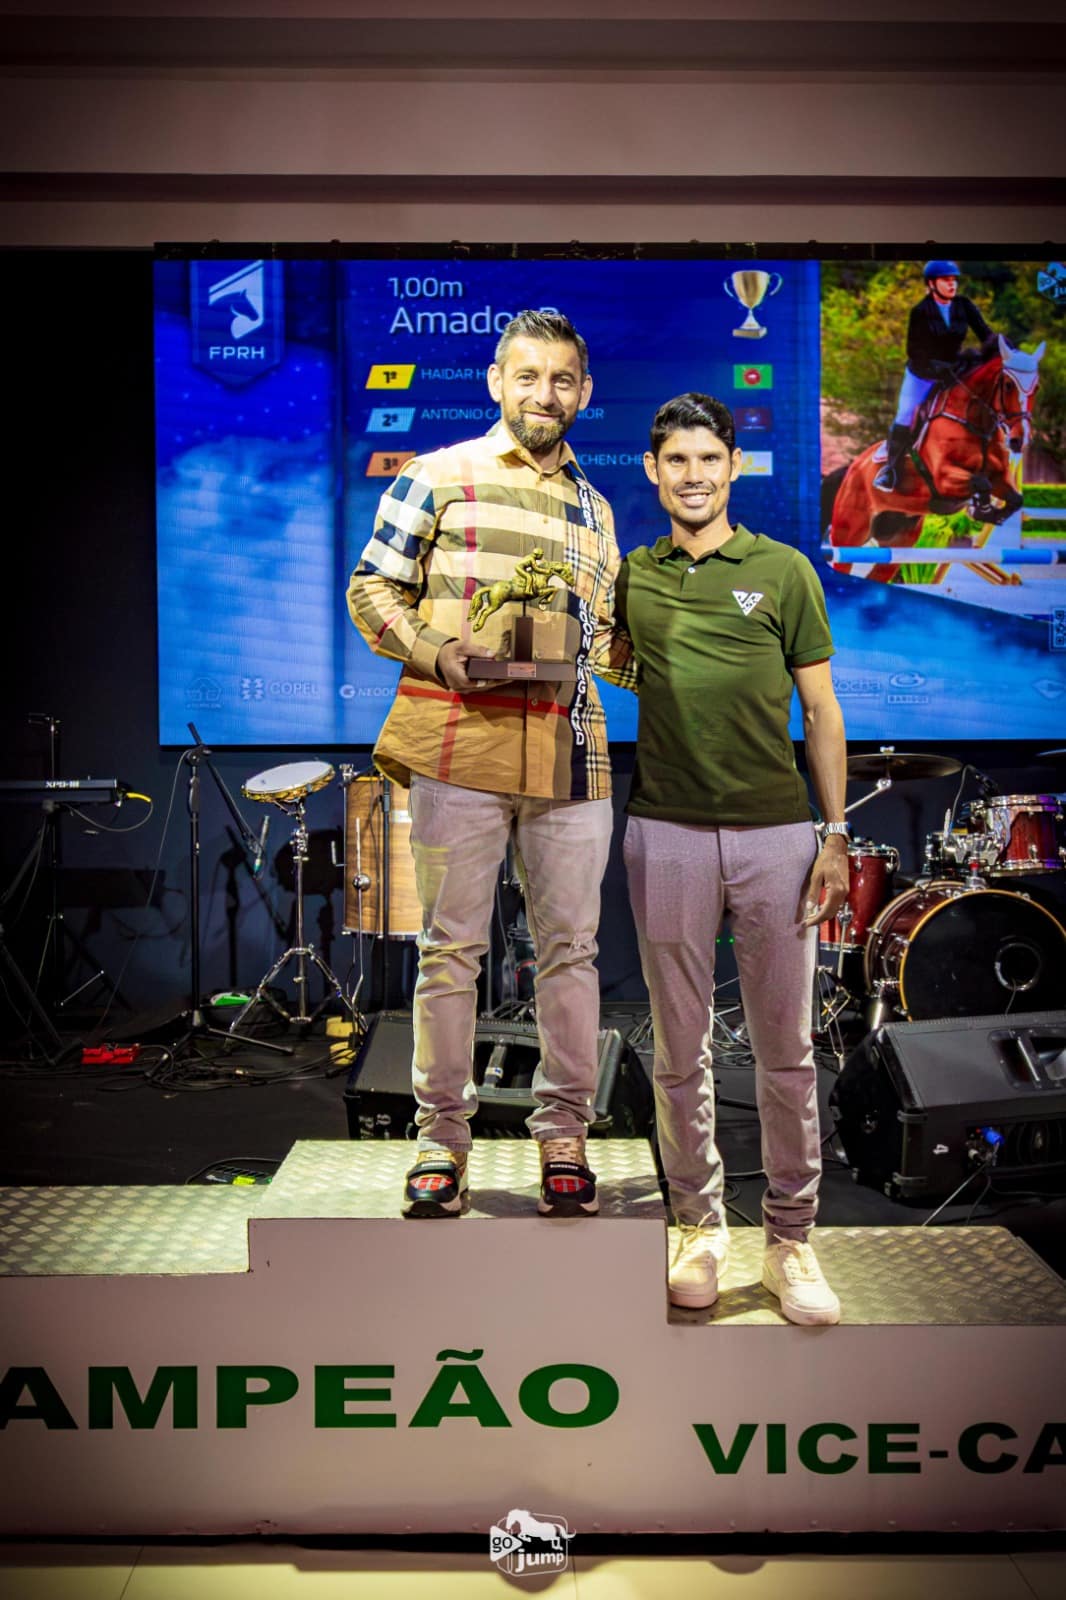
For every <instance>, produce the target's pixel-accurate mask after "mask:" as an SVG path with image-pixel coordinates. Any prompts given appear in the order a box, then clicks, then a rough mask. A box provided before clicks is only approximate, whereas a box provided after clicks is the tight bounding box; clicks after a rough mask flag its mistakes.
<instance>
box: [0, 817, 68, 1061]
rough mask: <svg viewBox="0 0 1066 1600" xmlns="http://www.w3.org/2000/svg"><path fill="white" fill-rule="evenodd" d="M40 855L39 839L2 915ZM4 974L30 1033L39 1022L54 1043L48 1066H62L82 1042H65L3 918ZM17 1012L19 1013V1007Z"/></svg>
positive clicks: (0, 963) (0, 954) (0, 952)
mask: <svg viewBox="0 0 1066 1600" xmlns="http://www.w3.org/2000/svg"><path fill="white" fill-rule="evenodd" d="M37 838H38V839H39V838H40V832H38V834H37ZM36 855H37V843H36V840H35V841H34V843H33V844H32V845H31V846H30V849H29V851H28V852H27V854H26V857H25V860H24V861H23V863H22V865H21V866H20V867H19V870H18V871H17V872H16V874H15V876H14V878H13V880H12V882H11V883H10V885H9V886H8V888H7V889H5V890H4V893H3V895H2V896H0V915H2V914H3V911H4V908H5V906H6V905H7V903H8V901H9V900H10V899H11V898H12V896H13V895H14V894H15V893H16V891H17V890H18V886H19V884H20V883H21V882H22V880H23V878H24V877H25V876H26V873H27V872H28V871H29V869H30V865H31V863H32V862H33V861H34V859H35V857H36ZM0 974H3V976H4V977H6V978H9V979H10V980H11V982H12V984H13V985H14V987H15V990H16V992H17V993H18V995H19V996H20V997H21V998H22V999H23V1000H24V1001H25V1003H26V1005H27V1006H28V1007H29V1011H30V1019H29V1020H28V1021H26V1027H27V1031H28V1033H29V1035H30V1037H31V1038H33V1037H34V1023H36V1024H37V1028H38V1029H39V1030H40V1034H41V1036H42V1037H43V1039H44V1040H45V1042H46V1043H47V1044H49V1045H51V1046H52V1054H49V1053H48V1051H47V1050H45V1051H44V1059H45V1061H46V1063H47V1064H48V1066H50V1067H55V1066H58V1065H59V1063H60V1062H61V1061H62V1060H64V1059H65V1057H66V1056H68V1055H70V1054H72V1053H73V1051H74V1050H80V1049H81V1044H80V1042H76V1043H73V1044H64V1042H63V1040H62V1039H61V1038H60V1036H59V1034H58V1033H57V1032H56V1028H55V1024H54V1023H53V1021H52V1019H51V1017H50V1016H49V1015H48V1012H47V1011H46V1010H45V1009H44V1006H43V1005H42V1004H41V1002H40V1000H39V999H38V998H37V995H36V993H35V992H34V988H33V985H32V984H31V983H30V981H29V979H28V978H27V977H26V974H25V973H24V972H23V970H22V968H21V967H20V966H19V964H18V962H17V961H16V960H15V958H14V956H13V955H12V954H11V951H10V950H9V949H8V945H7V939H6V937H5V934H4V928H3V924H2V922H0ZM13 1009H14V1008H13ZM15 1015H16V1016H18V1012H17V1010H16V1012H15ZM21 1020H25V1019H22V1018H20V1021H21Z"/></svg>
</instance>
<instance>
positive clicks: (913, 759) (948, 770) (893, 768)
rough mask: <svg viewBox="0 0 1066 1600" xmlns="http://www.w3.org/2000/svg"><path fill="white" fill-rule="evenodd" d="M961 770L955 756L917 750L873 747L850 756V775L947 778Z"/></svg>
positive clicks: (850, 776)
mask: <svg viewBox="0 0 1066 1600" xmlns="http://www.w3.org/2000/svg"><path fill="white" fill-rule="evenodd" d="M961 771H962V762H961V761H956V760H955V757H954V756H934V755H925V754H924V753H923V752H921V751H918V750H890V751H882V750H870V751H868V752H866V753H865V754H863V755H857V756H849V757H848V777H849V778H897V779H903V778H948V777H950V776H951V774H952V773H953V772H961Z"/></svg>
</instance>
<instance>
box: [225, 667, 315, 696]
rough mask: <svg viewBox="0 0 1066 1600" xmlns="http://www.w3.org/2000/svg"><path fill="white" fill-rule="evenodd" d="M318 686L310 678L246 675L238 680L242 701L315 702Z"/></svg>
mask: <svg viewBox="0 0 1066 1600" xmlns="http://www.w3.org/2000/svg"><path fill="white" fill-rule="evenodd" d="M320 692H321V691H320V689H319V685H318V684H317V683H315V682H314V681H313V680H312V679H311V678H264V677H261V676H260V675H259V674H258V673H246V674H245V675H244V676H243V677H242V678H241V680H240V685H239V693H240V697H241V699H242V700H317V699H318V697H319V694H320Z"/></svg>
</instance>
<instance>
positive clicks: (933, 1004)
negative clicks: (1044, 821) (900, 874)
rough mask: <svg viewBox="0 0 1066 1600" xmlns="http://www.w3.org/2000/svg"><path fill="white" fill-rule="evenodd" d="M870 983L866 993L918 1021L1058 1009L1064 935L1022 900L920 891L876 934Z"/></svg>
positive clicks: (1065, 975) (1065, 965) (940, 885)
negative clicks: (889, 1000)
mask: <svg viewBox="0 0 1066 1600" xmlns="http://www.w3.org/2000/svg"><path fill="white" fill-rule="evenodd" d="M865 975H866V988H867V991H868V993H869V994H871V995H884V996H885V997H886V998H891V1000H892V1002H893V1004H894V1005H895V1006H896V1009H897V1010H898V1011H900V1012H902V1013H903V1015H904V1016H905V1017H908V1018H910V1020H911V1021H912V1022H914V1021H928V1020H929V1019H931V1018H934V1017H984V1016H994V1015H997V1014H998V1013H1000V1012H1007V1011H1044V1010H1053V1009H1054V1008H1055V1007H1057V1006H1061V1004H1062V996H1063V992H1064V991H1066V929H1063V927H1062V926H1061V924H1060V923H1059V922H1057V921H1056V919H1055V918H1054V917H1053V916H1052V915H1051V913H1050V911H1045V910H1044V908H1043V906H1039V905H1036V904H1035V902H1034V901H1032V900H1029V899H1027V898H1026V896H1025V895H1021V894H1011V893H1008V891H1006V890H1005V889H965V888H963V887H962V885H961V884H958V883H948V882H944V881H938V882H935V883H925V884H917V885H916V886H915V887H914V888H913V889H908V890H907V892H906V893H905V894H901V895H899V896H898V897H897V898H896V899H895V900H892V901H890V903H889V904H888V905H887V906H886V907H885V909H884V910H883V911H882V912H881V914H880V916H879V917H878V918H877V920H876V921H875V922H874V923H873V925H872V927H871V928H870V935H869V939H868V941H867V945H866V960H865Z"/></svg>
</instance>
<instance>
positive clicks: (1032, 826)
mask: <svg viewBox="0 0 1066 1600" xmlns="http://www.w3.org/2000/svg"><path fill="white" fill-rule="evenodd" d="M970 816H971V818H972V819H973V820H974V821H975V822H976V823H977V825H978V826H979V827H981V828H983V829H984V830H985V832H987V833H989V834H991V836H992V838H993V839H994V840H995V842H996V860H995V862H994V864H993V865H992V866H991V867H990V868H989V871H990V873H991V874H992V875H993V876H998V875H999V874H1000V873H1008V872H1061V871H1062V867H1063V859H1064V856H1063V848H1062V845H1061V844H1060V842H1059V841H1060V838H1061V831H1062V806H1061V805H1060V803H1059V801H1058V800H1056V798H1055V796H1054V795H1053V794H997V795H993V796H991V797H990V798H989V799H987V800H974V801H971V803H970Z"/></svg>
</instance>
